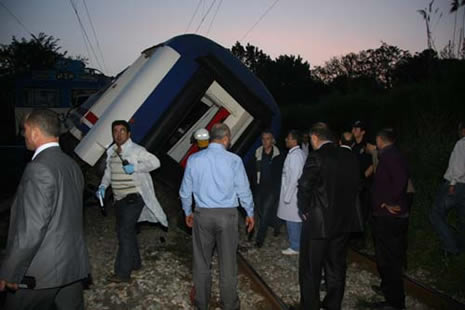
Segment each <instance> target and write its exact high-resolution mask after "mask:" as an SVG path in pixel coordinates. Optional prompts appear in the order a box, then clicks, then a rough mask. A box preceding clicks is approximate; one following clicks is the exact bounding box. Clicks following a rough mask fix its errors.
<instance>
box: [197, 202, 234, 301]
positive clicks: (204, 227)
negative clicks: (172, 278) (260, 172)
mask: <svg viewBox="0 0 465 310" xmlns="http://www.w3.org/2000/svg"><path fill="white" fill-rule="evenodd" d="M238 216H239V215H238V212H237V208H213V209H207V208H196V209H195V213H194V226H193V230H192V243H193V254H194V264H193V273H194V286H195V292H196V293H195V306H196V307H197V308H198V309H202V310H203V309H208V304H209V301H210V292H211V261H212V256H213V250H214V248H215V245H216V249H217V253H218V261H219V267H220V297H221V303H222V305H223V309H224V310H230V309H239V306H240V302H239V298H238V296H237V260H236V251H237V246H238V240H239V232H238V228H237V227H238Z"/></svg>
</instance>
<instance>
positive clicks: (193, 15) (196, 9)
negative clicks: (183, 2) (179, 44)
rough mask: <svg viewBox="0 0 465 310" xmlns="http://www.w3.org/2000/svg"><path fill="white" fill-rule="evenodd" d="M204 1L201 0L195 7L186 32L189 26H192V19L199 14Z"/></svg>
mask: <svg viewBox="0 0 465 310" xmlns="http://www.w3.org/2000/svg"><path fill="white" fill-rule="evenodd" d="M202 1H203V0H199V4H197V7H196V8H195V11H194V14H192V17H191V20H190V21H189V24H188V25H187V28H186V31H185V32H187V31H188V30H189V28H190V27H191V24H192V21H193V20H194V17H195V15H197V11H198V10H199V8H200V5H201V4H202Z"/></svg>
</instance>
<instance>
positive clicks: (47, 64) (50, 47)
mask: <svg viewBox="0 0 465 310" xmlns="http://www.w3.org/2000/svg"><path fill="white" fill-rule="evenodd" d="M58 42H59V39H56V38H54V37H53V36H49V35H46V34H44V33H39V35H38V36H33V37H32V39H30V40H26V39H25V38H22V39H21V40H17V39H16V37H13V38H12V42H11V43H10V44H8V45H5V44H2V45H1V46H0V74H1V75H3V76H4V75H10V76H11V75H16V74H20V73H23V72H28V71H31V70H44V69H50V68H52V67H53V66H54V65H55V63H56V61H57V60H58V59H59V58H62V57H65V56H66V54H67V52H60V50H61V47H60V46H59V45H58Z"/></svg>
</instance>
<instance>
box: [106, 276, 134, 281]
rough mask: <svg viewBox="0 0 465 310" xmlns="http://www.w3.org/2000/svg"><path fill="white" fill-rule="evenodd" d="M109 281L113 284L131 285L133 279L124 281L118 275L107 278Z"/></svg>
mask: <svg viewBox="0 0 465 310" xmlns="http://www.w3.org/2000/svg"><path fill="white" fill-rule="evenodd" d="M107 281H108V282H112V283H129V282H131V278H127V279H123V278H120V277H118V276H117V275H116V274H112V275H109V276H108V277H107Z"/></svg>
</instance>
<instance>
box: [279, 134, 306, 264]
mask: <svg viewBox="0 0 465 310" xmlns="http://www.w3.org/2000/svg"><path fill="white" fill-rule="evenodd" d="M300 139H301V138H300V133H299V132H298V131H297V130H291V131H289V134H288V135H287V137H286V147H287V148H288V149H289V153H287V156H286V159H285V160H284V167H283V173H282V180H281V195H280V197H279V206H278V217H279V218H280V219H282V220H285V221H286V226H287V234H288V237H289V248H287V249H285V250H283V251H282V252H281V253H282V254H284V255H297V254H299V249H300V233H301V230H302V219H301V218H300V215H299V209H298V208H297V186H298V181H299V178H300V175H301V174H302V169H303V167H304V164H305V159H306V158H307V156H306V155H305V154H304V152H303V151H302V150H301V149H300V146H299V144H300Z"/></svg>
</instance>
